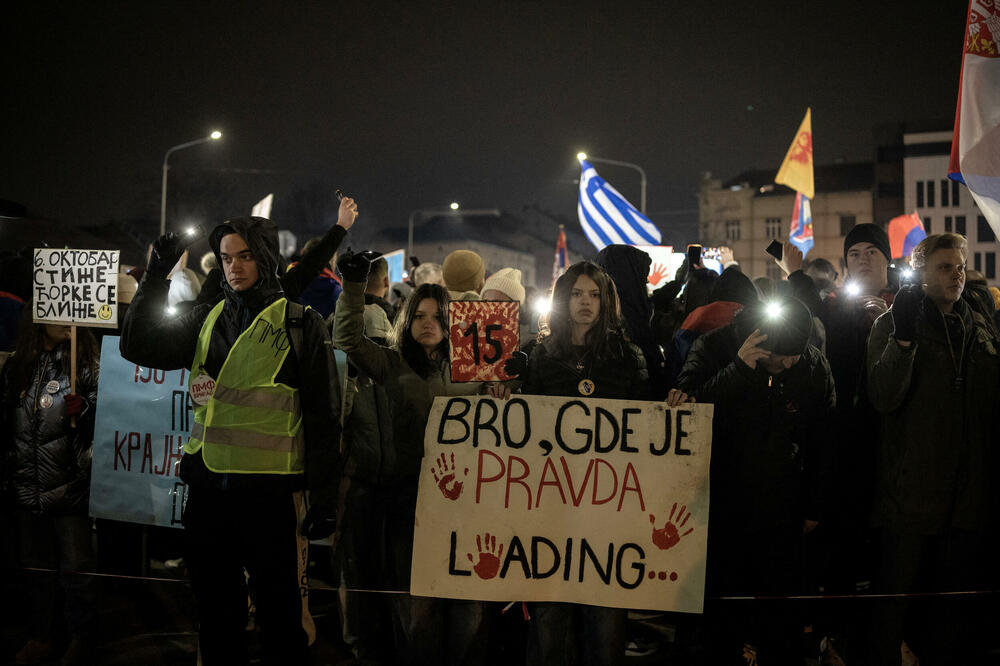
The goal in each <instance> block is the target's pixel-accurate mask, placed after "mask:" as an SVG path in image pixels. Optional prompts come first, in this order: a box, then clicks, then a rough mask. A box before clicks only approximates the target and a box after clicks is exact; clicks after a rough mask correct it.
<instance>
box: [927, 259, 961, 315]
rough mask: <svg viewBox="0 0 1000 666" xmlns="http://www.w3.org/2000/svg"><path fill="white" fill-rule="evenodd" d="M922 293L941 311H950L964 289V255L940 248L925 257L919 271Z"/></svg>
mask: <svg viewBox="0 0 1000 666" xmlns="http://www.w3.org/2000/svg"><path fill="white" fill-rule="evenodd" d="M920 276H921V281H922V282H923V286H924V293H925V294H927V297H928V298H930V299H931V300H932V301H933V302H934V305H936V306H938V308H939V309H940V310H941V311H942V312H951V309H952V306H954V305H955V303H956V302H957V301H958V299H959V298H961V297H962V291H963V290H964V289H965V255H964V254H962V251H961V250H953V249H948V248H942V249H940V250H935V251H934V252H932V253H931V255H930V256H929V257H927V263H926V264H925V265H924V267H923V269H922V270H921V272H920Z"/></svg>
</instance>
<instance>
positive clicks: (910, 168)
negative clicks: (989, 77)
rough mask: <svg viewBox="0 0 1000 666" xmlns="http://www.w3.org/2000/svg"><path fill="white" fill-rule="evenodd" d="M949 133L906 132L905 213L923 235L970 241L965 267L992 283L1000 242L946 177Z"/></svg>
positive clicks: (972, 202) (963, 193)
mask: <svg viewBox="0 0 1000 666" xmlns="http://www.w3.org/2000/svg"><path fill="white" fill-rule="evenodd" d="M951 138H952V132H951V130H947V131H940V132H915V133H910V134H905V135H904V136H903V143H904V145H905V147H906V156H905V157H904V158H903V179H904V186H905V194H904V202H905V203H904V205H905V210H906V211H916V212H917V214H918V215H919V216H920V219H922V220H923V221H924V230H925V231H926V232H927V234H928V235H930V234H940V233H944V232H946V231H950V232H954V233H957V234H962V235H963V236H965V237H966V238H967V239H968V241H969V261H968V264H967V267H968V268H972V269H975V270H977V271H980V272H981V273H983V275H985V276H986V279H987V280H988V281H989V283H990V284H991V285H997V284H998V280H997V256H998V254H1000V243H998V242H997V238H996V235H995V234H994V232H993V229H992V228H991V227H990V225H989V224H988V223H987V221H986V218H985V217H984V216H983V214H982V212H981V211H980V210H979V207H978V206H977V205H976V202H975V200H973V198H972V195H971V194H969V191H968V190H967V189H966V187H965V186H964V185H962V184H960V183H957V182H955V181H953V180H950V179H949V178H948V160H949V157H950V153H951Z"/></svg>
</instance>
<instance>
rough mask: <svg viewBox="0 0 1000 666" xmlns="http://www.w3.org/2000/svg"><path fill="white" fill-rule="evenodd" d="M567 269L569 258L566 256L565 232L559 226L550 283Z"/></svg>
mask: <svg viewBox="0 0 1000 666" xmlns="http://www.w3.org/2000/svg"><path fill="white" fill-rule="evenodd" d="M568 267H569V256H568V255H567V254H566V232H565V231H563V227H562V225H561V224H560V225H559V237H558V238H557V239H556V261H555V264H553V265H552V281H553V282H555V281H556V280H558V279H559V276H560V275H562V274H563V273H565V272H566V269H567V268H568Z"/></svg>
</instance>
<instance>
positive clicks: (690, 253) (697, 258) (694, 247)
mask: <svg viewBox="0 0 1000 666" xmlns="http://www.w3.org/2000/svg"><path fill="white" fill-rule="evenodd" d="M687 260H688V266H690V267H692V268H694V267H695V266H700V265H701V245H698V244H697V243H693V244H691V245H688V250H687Z"/></svg>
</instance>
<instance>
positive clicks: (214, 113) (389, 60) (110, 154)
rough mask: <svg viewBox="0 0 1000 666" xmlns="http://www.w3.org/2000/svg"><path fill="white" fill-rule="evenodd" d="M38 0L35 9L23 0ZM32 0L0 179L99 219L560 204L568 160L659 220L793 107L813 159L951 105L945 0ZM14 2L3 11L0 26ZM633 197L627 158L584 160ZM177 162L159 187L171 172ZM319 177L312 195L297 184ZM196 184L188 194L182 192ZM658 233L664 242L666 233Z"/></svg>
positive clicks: (564, 204) (684, 208) (682, 227)
mask: <svg viewBox="0 0 1000 666" xmlns="http://www.w3.org/2000/svg"><path fill="white" fill-rule="evenodd" d="M36 4H37V5H39V6H36ZM52 7H53V8H51V9H46V8H45V6H44V5H42V3H31V9H25V8H23V7H22V8H21V9H19V10H17V11H16V12H14V13H13V14H14V15H13V17H8V19H7V20H5V21H4V22H3V23H4V25H3V26H2V28H0V30H2V37H3V49H4V62H5V66H4V88H5V91H4V102H3V104H2V111H0V113H2V114H3V122H2V127H0V132H2V146H3V147H2V151H0V198H3V199H9V200H14V201H18V202H20V203H23V204H25V205H26V206H28V208H29V210H30V211H31V212H32V213H34V214H36V215H38V216H42V217H48V218H55V219H59V220H65V221H72V222H77V223H80V224H98V223H101V222H104V221H106V220H109V219H142V218H145V219H149V220H156V219H158V215H159V196H160V165H161V163H162V160H163V154H164V152H165V151H166V149H167V148H169V147H170V146H173V145H176V144H179V143H182V142H184V141H187V140H190V139H194V138H197V137H199V136H204V135H206V134H208V132H209V131H210V130H212V129H215V128H218V129H221V130H222V131H223V132H224V133H225V138H224V140H223V141H222V142H220V143H218V144H212V145H206V146H199V147H195V148H191V149H188V150H185V151H180V152H177V153H175V154H174V155H173V156H172V158H171V165H172V170H171V187H172V188H174V189H172V190H171V196H172V199H171V213H172V214H173V215H174V218H175V219H177V220H178V221H179V220H180V218H181V217H183V216H188V217H190V216H192V215H193V216H195V217H197V216H198V215H203V216H206V217H209V218H212V219H209V220H205V221H206V222H213V221H221V219H222V218H224V217H227V216H232V215H237V214H246V213H248V212H249V207H250V206H251V205H252V204H253V203H254V202H255V201H257V200H258V199H259V198H261V197H263V196H264V195H265V194H267V193H268V192H274V193H275V196H276V202H275V210H274V214H273V215H272V217H274V218H275V219H276V220H277V221H278V222H279V223H280V224H283V225H285V226H289V227H292V228H293V229H294V228H295V227H296V225H297V224H301V223H302V221H301V220H297V219H295V218H297V217H303V214H302V213H301V211H302V210H303V207H302V206H299V207H292V206H291V205H290V203H291V202H292V201H293V200H295V201H300V202H301V201H305V200H307V199H308V196H309V192H312V195H313V197H314V198H315V197H317V196H319V198H320V199H322V198H323V197H322V196H321V195H322V191H323V188H325V187H326V186H327V185H329V189H332V188H333V187H341V188H343V189H344V191H345V192H348V193H351V194H354V195H355V196H356V197H357V198H358V200H359V204H360V209H361V212H362V215H363V217H362V221H361V222H359V223H364V222H365V221H367V222H368V224H370V225H377V226H395V225H404V224H405V223H406V218H407V216H408V214H409V213H410V211H412V210H414V209H417V208H425V207H432V206H440V205H443V204H447V203H448V202H450V201H452V200H457V201H459V202H461V204H462V205H463V206H464V207H490V208H492V207H499V208H502V209H505V210H511V211H517V210H520V209H521V208H522V207H524V206H529V205H538V206H541V207H542V208H544V209H548V210H551V211H554V212H556V213H559V214H563V215H567V216H570V217H571V219H574V220H575V209H576V189H575V184H574V179H575V178H576V177H577V175H578V167H577V163H576V160H575V157H574V156H575V154H576V152H577V151H579V150H586V151H587V152H588V153H590V154H592V155H596V156H601V157H607V158H612V159H618V160H625V161H630V162H636V163H638V164H640V165H642V166H643V167H644V168H645V169H646V172H647V174H648V176H649V195H648V200H649V205H648V208H649V211H650V212H651V213H652V217H653V220H654V221H655V222H657V223H658V224H659V225H660V227H661V228H662V229H663V230H664V231H665V232H666V233H667V237H666V238H665V239H664V241H665V242H670V241H671V240H674V239H675V238H676V241H675V242H678V243H680V242H685V241H686V240H689V239H687V238H683V239H682V238H677V237H676V236H673V234H675V233H683V232H687V231H689V232H690V233H693V232H694V225H693V223H694V222H695V220H696V219H697V215H696V212H695V209H696V200H695V196H694V195H695V193H696V191H697V187H698V182H699V178H700V174H701V173H702V172H703V171H711V172H712V173H713V174H715V175H716V176H718V177H721V178H724V179H725V178H729V177H732V176H734V175H736V174H737V173H738V172H739V171H742V170H743V169H746V168H751V167H759V168H768V167H769V168H775V169H776V168H777V167H778V165H779V163H780V161H781V159H782V157H783V156H784V153H785V150H786V149H787V147H788V144H789V142H790V141H791V139H792V137H793V135H794V133H795V130H796V129H797V127H798V124H799V122H800V121H801V119H802V116H803V114H804V112H805V109H806V107H807V106H811V107H812V109H813V132H814V145H815V154H816V160H817V163H829V162H832V161H834V160H835V159H838V158H845V159H846V160H848V161H860V160H870V159H872V157H873V155H874V147H873V144H872V127H873V126H874V125H875V124H876V123H880V122H893V121H908V120H910V121H920V120H925V119H928V118H932V119H933V118H951V117H953V116H954V108H955V98H956V94H957V89H958V78H959V68H960V62H961V43H962V37H963V31H964V27H965V11H966V3H965V2H963V1H961V0H949V1H948V2H924V3H921V2H889V3H861V2H815V1H804V2H787V3H779V2H770V3H768V2H749V1H748V2H715V3H701V2H698V3H695V2H686V3H680V2H673V1H666V0H664V1H661V2H650V3H642V4H639V3H635V4H631V3H612V2H603V3H599V4H596V5H587V4H583V3H566V4H560V5H556V4H554V3H528V2H523V3H522V2H518V3H513V2H491V3H487V2H477V3H467V4H466V3H447V4H445V3H441V4H425V3H419V2H357V3H347V2H337V3H334V2H324V3H318V2H314V3H304V2H303V3H277V2H245V3H241V4H232V5H224V4H222V3H214V2H213V3H196V4H190V5H184V4H181V3H171V4H170V5H164V6H157V5H155V4H154V3H122V4H121V5H118V6H114V5H112V4H111V3H66V5H65V6H60V7H59V8H58V9H57V8H55V6H54V5H53V6H52ZM11 19H13V20H11ZM596 166H597V167H598V171H599V172H600V173H601V174H602V175H604V176H605V177H606V178H607V179H608V180H609V181H611V182H612V183H613V184H614V185H615V186H616V187H617V188H618V189H619V190H620V191H622V193H623V194H625V196H627V197H629V198H630V199H632V200H633V202H634V203H636V204H638V179H637V177H636V175H635V174H634V172H631V171H628V170H621V169H617V168H614V167H607V166H601V165H600V164H598V165H596ZM175 179H176V180H175ZM317 193H318V194H317ZM196 200H197V201H196ZM671 236H673V237H671Z"/></svg>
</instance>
